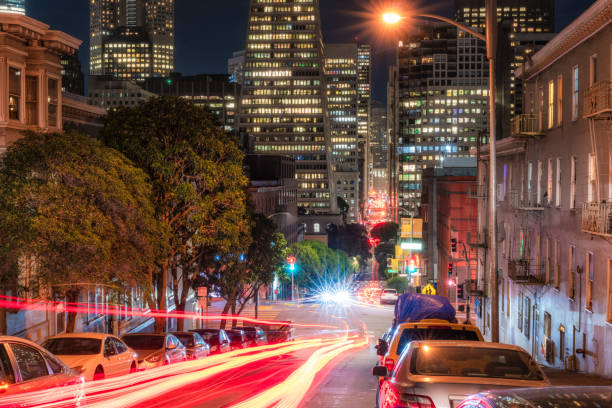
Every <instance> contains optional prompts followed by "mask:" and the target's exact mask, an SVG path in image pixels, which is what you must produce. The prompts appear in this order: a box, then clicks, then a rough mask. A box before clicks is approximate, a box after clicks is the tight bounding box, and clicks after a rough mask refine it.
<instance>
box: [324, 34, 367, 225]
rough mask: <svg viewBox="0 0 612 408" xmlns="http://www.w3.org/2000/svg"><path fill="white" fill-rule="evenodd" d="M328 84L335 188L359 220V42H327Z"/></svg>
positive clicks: (350, 218)
mask: <svg viewBox="0 0 612 408" xmlns="http://www.w3.org/2000/svg"><path fill="white" fill-rule="evenodd" d="M325 86H326V88H327V92H326V98H327V112H328V115H329V128H328V132H329V139H330V145H331V169H332V178H331V181H332V183H331V190H332V192H333V195H334V196H335V197H341V198H342V199H343V200H344V201H346V203H347V204H348V205H349V211H348V214H347V221H348V222H349V223H355V222H357V221H358V220H359V204H360V200H359V192H360V186H359V180H360V168H359V164H360V160H359V156H358V153H359V151H358V132H357V127H358V122H357V117H358V113H357V112H358V104H357V102H358V88H359V86H360V84H359V81H358V52H357V44H326V45H325Z"/></svg>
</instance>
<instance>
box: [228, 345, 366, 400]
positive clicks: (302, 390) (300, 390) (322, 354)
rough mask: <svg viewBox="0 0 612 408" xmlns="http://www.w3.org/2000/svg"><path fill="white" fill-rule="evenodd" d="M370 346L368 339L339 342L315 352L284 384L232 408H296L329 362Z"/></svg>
mask: <svg viewBox="0 0 612 408" xmlns="http://www.w3.org/2000/svg"><path fill="white" fill-rule="evenodd" d="M367 345H368V339H367V337H366V338H365V339H363V340H345V341H338V342H337V343H336V344H333V345H330V346H327V347H324V348H322V349H319V350H317V351H315V352H314V353H313V354H312V355H311V356H310V357H309V358H308V360H307V361H306V362H305V363H304V364H302V366H301V367H300V368H298V369H297V370H295V371H294V372H293V373H292V374H291V375H290V376H289V377H288V378H287V379H286V380H285V381H283V382H282V383H280V384H278V385H276V386H274V387H271V388H268V389H267V390H265V391H263V392H261V393H260V394H258V395H256V396H254V397H251V398H249V399H247V400H245V401H242V402H240V403H238V404H235V405H232V408H253V407H257V408H259V407H269V406H273V407H278V408H294V407H298V406H299V404H300V403H301V402H302V400H303V399H304V397H305V396H306V393H307V392H308V390H310V387H311V386H312V384H313V382H314V379H315V376H316V375H317V374H318V373H319V372H320V371H321V370H322V369H323V368H324V367H325V366H326V365H327V364H329V362H330V361H331V360H332V359H334V358H336V357H338V356H339V355H341V354H342V353H345V352H348V351H351V350H356V349H358V348H362V347H365V346H367Z"/></svg>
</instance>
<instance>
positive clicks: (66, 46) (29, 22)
mask: <svg viewBox="0 0 612 408" xmlns="http://www.w3.org/2000/svg"><path fill="white" fill-rule="evenodd" d="M0 31H3V32H5V33H7V34H10V35H12V36H14V37H17V38H19V39H20V40H22V41H26V42H28V43H30V44H31V45H33V46H36V45H37V44H38V43H39V42H42V43H43V44H44V46H45V47H46V48H47V49H50V50H51V51H53V52H56V53H58V54H61V55H72V54H74V53H75V52H76V50H78V49H79V47H80V46H81V43H82V41H81V40H79V39H77V38H75V37H73V36H71V35H69V34H66V33H64V32H62V31H57V30H49V25H47V24H45V23H43V22H40V21H38V20H35V19H33V18H30V17H27V16H23V15H19V14H10V13H0Z"/></svg>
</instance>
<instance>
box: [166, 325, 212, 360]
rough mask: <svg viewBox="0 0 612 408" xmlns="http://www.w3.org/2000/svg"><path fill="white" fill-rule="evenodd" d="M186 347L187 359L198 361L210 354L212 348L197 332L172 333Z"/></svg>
mask: <svg viewBox="0 0 612 408" xmlns="http://www.w3.org/2000/svg"><path fill="white" fill-rule="evenodd" d="M172 334H174V335H175V336H176V338H178V339H179V340H180V341H181V343H183V345H184V346H185V352H186V353H187V359H189V360H198V359H200V358H204V357H206V356H207V355H209V354H210V347H209V346H208V343H206V342H205V341H204V339H203V338H202V336H200V335H199V334H198V333H195V332H172Z"/></svg>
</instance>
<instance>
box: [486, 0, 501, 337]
mask: <svg viewBox="0 0 612 408" xmlns="http://www.w3.org/2000/svg"><path fill="white" fill-rule="evenodd" d="M486 13H487V14H486V18H487V23H486V29H487V58H488V60H489V157H490V160H489V290H490V292H491V293H490V294H491V297H490V300H491V341H492V342H495V343H497V342H499V299H498V297H499V293H498V287H497V234H496V229H497V223H496V208H495V204H496V203H495V201H496V199H497V197H496V194H495V180H496V166H497V152H496V146H495V143H496V141H497V137H496V131H497V124H496V112H495V108H496V107H495V57H496V54H497V0H487V2H486Z"/></svg>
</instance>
